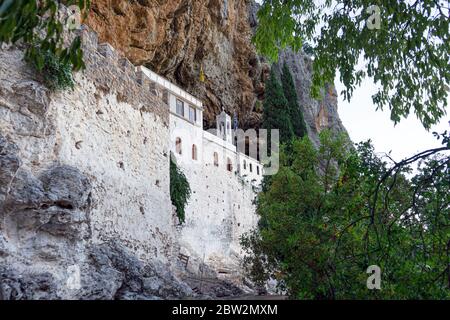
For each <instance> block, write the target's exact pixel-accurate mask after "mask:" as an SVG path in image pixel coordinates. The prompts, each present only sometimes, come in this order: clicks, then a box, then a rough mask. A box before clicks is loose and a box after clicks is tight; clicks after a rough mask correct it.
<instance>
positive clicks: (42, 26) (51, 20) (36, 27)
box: [0, 0, 91, 87]
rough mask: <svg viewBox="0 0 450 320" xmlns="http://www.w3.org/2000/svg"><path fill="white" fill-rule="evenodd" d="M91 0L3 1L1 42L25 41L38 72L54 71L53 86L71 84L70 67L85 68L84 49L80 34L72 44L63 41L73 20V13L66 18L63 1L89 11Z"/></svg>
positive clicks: (51, 81) (29, 55)
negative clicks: (62, 15)
mask: <svg viewBox="0 0 450 320" xmlns="http://www.w3.org/2000/svg"><path fill="white" fill-rule="evenodd" d="M90 2H91V1H90V0H65V1H57V0H44V1H36V0H3V1H1V2H0V44H1V43H13V44H15V43H18V42H20V43H22V44H24V45H25V46H26V48H25V58H26V60H27V61H28V62H30V63H31V64H32V65H34V66H35V67H36V68H37V70H38V71H44V74H43V75H44V76H47V75H48V74H50V77H51V78H52V79H51V80H50V84H51V85H52V86H55V87H67V86H68V87H70V84H71V82H70V80H69V77H68V76H67V70H68V69H69V68H70V69H71V70H73V71H78V70H80V69H82V68H84V62H83V51H82V49H81V41H80V38H79V37H76V38H75V39H74V40H73V42H72V43H71V44H70V45H69V46H68V47H66V46H65V45H64V43H63V39H62V35H63V33H64V29H65V27H67V26H68V24H69V23H71V22H72V20H70V19H73V16H69V17H68V18H67V19H62V18H61V17H60V11H59V10H60V3H64V5H66V6H72V5H73V6H76V7H78V8H79V9H80V11H81V12H85V14H87V11H88V8H89V7H90ZM63 20H64V21H63ZM66 29H67V28H66ZM69 29H70V28H69ZM43 53H44V54H43ZM55 80H56V82H55Z"/></svg>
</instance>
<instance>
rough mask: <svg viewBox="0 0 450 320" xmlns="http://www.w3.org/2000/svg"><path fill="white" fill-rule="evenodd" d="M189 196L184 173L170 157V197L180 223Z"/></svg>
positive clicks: (183, 218)
mask: <svg viewBox="0 0 450 320" xmlns="http://www.w3.org/2000/svg"><path fill="white" fill-rule="evenodd" d="M190 197H191V187H190V186H189V182H188V180H187V178H186V176H185V175H184V173H183V172H182V171H181V170H180V168H178V166H177V164H176V163H175V162H174V161H173V159H172V158H171V159H170V198H171V200H172V204H173V205H174V206H175V207H176V209H177V216H178V220H179V221H180V224H183V223H184V222H185V219H186V216H185V209H186V205H187V202H188V200H189V198H190Z"/></svg>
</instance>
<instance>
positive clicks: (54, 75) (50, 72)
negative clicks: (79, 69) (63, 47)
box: [34, 51, 75, 90]
mask: <svg viewBox="0 0 450 320" xmlns="http://www.w3.org/2000/svg"><path fill="white" fill-rule="evenodd" d="M40 54H41V56H42V58H43V61H44V65H43V67H42V69H41V70H40V73H41V74H42V78H43V81H44V82H45V84H46V85H47V87H48V88H49V89H51V90H65V89H73V88H74V85H75V83H74V80H73V74H72V66H71V64H70V63H69V62H67V61H64V60H61V58H60V57H59V56H57V55H55V54H54V53H53V52H51V51H46V52H42V53H40ZM34 67H35V68H36V69H38V70H39V67H38V66H37V65H36V64H34Z"/></svg>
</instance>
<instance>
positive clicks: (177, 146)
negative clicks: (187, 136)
mask: <svg viewBox="0 0 450 320" xmlns="http://www.w3.org/2000/svg"><path fill="white" fill-rule="evenodd" d="M175 152H176V153H178V154H182V153H183V150H182V148H181V138H177V139H176V140H175Z"/></svg>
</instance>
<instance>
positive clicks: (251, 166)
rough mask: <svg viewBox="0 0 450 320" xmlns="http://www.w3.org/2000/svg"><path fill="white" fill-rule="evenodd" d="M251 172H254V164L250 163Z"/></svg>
mask: <svg viewBox="0 0 450 320" xmlns="http://www.w3.org/2000/svg"><path fill="white" fill-rule="evenodd" d="M250 172H253V165H252V164H251V163H250Z"/></svg>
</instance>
